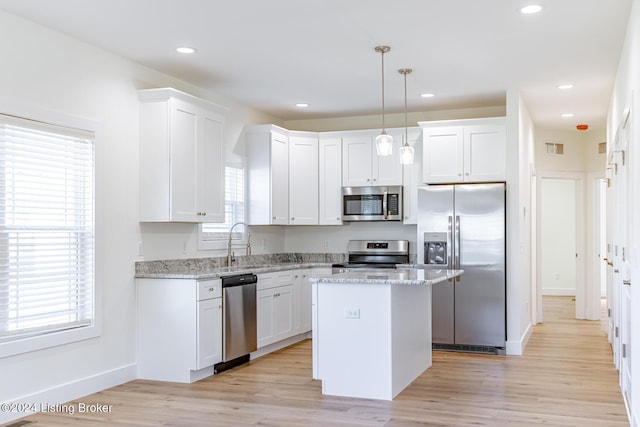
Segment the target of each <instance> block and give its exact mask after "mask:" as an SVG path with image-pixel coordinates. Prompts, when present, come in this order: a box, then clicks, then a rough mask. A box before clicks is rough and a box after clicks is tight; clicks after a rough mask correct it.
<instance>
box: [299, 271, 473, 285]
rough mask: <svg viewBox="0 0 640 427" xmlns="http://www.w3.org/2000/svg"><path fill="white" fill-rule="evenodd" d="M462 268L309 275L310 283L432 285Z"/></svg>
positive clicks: (446, 278) (458, 272)
mask: <svg viewBox="0 0 640 427" xmlns="http://www.w3.org/2000/svg"><path fill="white" fill-rule="evenodd" d="M462 273H463V270H435V269H424V268H411V267H410V268H401V269H395V270H394V269H384V270H383V269H364V268H363V269H359V270H355V271H348V272H346V273H339V274H333V275H331V276H327V277H311V278H309V281H310V282H311V283H333V284H372V285H373V284H379V285H432V284H434V283H439V282H442V281H445V280H448V279H452V278H454V277H456V276H460V275H461V274H462Z"/></svg>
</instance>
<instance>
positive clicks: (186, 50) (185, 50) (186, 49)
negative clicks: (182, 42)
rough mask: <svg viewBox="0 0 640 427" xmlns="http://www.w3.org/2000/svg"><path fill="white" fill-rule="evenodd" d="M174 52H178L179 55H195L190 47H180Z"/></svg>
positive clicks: (194, 51)
mask: <svg viewBox="0 0 640 427" xmlns="http://www.w3.org/2000/svg"><path fill="white" fill-rule="evenodd" d="M176 51H178V52H180V53H186V54H192V53H196V50H195V49H194V48H192V47H189V46H180V47H178V48H176Z"/></svg>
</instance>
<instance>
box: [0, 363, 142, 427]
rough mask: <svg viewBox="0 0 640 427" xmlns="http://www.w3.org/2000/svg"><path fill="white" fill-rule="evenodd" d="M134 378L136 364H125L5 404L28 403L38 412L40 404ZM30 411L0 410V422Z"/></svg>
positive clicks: (8, 420)
mask: <svg viewBox="0 0 640 427" xmlns="http://www.w3.org/2000/svg"><path fill="white" fill-rule="evenodd" d="M135 379H136V364H135V363H133V364H130V365H125V366H122V367H119V368H116V369H112V370H110V371H105V372H101V373H99V374H96V375H91V376H88V377H85V378H81V379H79V380H75V381H70V382H68V383H65V384H61V385H58V386H55V387H51V388H48V389H46V390H41V391H38V392H37V393H32V394H28V395H25V396H21V397H18V398H16V399H13V400H11V401H9V402H2V403H7V404H28V405H30V406H32V407H34V408H35V409H36V410H37V411H38V412H39V411H40V408H41V407H42V406H45V407H46V405H47V404H48V405H53V404H55V403H63V402H69V401H71V400H78V399H80V398H81V397H83V396H88V395H90V394H93V393H97V392H99V391H102V390H105V389H107V388H111V387H115V386H117V385H120V384H124V383H126V382H129V381H133V380H135ZM31 414H32V412H28V413H25V412H4V411H0V424H4V423H8V422H10V421H14V420H17V419H18V418H22V417H25V416H27V415H31Z"/></svg>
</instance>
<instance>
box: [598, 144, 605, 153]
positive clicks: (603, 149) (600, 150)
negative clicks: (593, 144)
mask: <svg viewBox="0 0 640 427" xmlns="http://www.w3.org/2000/svg"><path fill="white" fill-rule="evenodd" d="M598 154H607V143H606V142H601V143H599V144H598Z"/></svg>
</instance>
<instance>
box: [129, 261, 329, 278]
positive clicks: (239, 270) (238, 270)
mask: <svg viewBox="0 0 640 427" xmlns="http://www.w3.org/2000/svg"><path fill="white" fill-rule="evenodd" d="M317 267H328V268H331V264H330V263H320V262H303V263H282V264H272V265H241V266H238V267H231V268H229V267H219V268H213V269H210V270H209V271H203V272H172V271H168V272H166V271H161V272H144V273H143V272H138V273H136V278H137V279H191V280H207V279H217V278H220V277H223V276H233V275H236V274H245V273H254V274H261V273H271V272H274V271H284V270H299V269H303V268H317Z"/></svg>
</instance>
